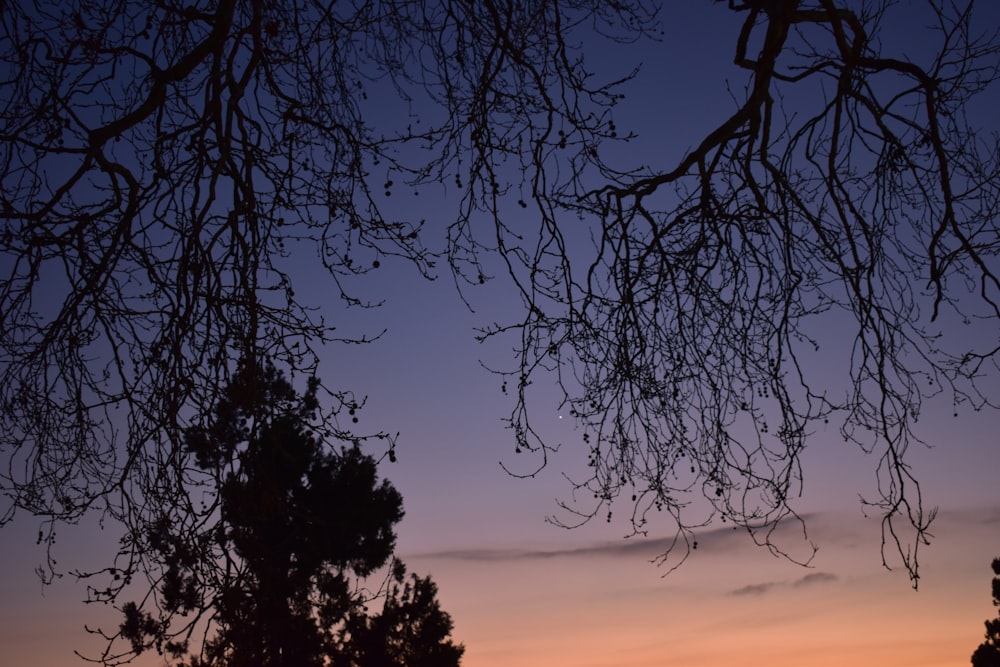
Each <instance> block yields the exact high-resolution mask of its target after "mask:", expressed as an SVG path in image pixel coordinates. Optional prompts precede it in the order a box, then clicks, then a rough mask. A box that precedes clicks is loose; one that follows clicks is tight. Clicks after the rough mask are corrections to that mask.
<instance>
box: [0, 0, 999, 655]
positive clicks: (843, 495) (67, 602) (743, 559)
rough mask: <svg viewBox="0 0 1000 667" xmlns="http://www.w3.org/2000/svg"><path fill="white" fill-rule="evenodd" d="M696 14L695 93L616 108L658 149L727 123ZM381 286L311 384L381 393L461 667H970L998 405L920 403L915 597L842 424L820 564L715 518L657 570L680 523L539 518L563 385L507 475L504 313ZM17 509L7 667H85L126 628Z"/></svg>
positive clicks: (827, 436)
mask: <svg viewBox="0 0 1000 667" xmlns="http://www.w3.org/2000/svg"><path fill="white" fill-rule="evenodd" d="M685 5H686V6H694V3H690V4H689V3H685ZM698 7H699V9H698V10H691V11H687V10H677V11H671V12H668V15H666V16H665V28H666V30H667V39H665V40H664V42H663V43H662V44H661V45H659V46H658V47H657V48H658V49H661V50H659V51H655V52H654V53H653V54H652V55H655V57H657V58H661V59H662V60H661V61H662V62H678V63H684V65H685V67H683V68H680V67H679V68H677V69H676V71H672V72H670V73H669V75H670V76H672V77H675V78H673V79H672V87H671V89H674V90H676V89H681V90H684V91H685V95H686V96H687V99H690V100H691V102H690V103H688V104H685V105H676V104H665V102H667V101H668V100H666V99H664V98H663V95H665V93H664V90H666V87H664V86H659V85H652V84H645V85H640V86H639V87H638V88H637V89H636V91H635V93H634V94H632V92H630V97H629V99H630V100H631V102H632V106H631V107H628V108H630V109H632V111H626V112H625V113H626V114H628V113H632V114H635V116H634V118H633V121H634V123H635V124H636V125H637V126H642V124H643V122H648V118H649V117H652V116H653V115H656V116H657V117H658V118H660V119H661V120H662V121H663V122H665V123H668V124H669V125H671V126H673V127H677V128H685V129H684V131H683V132H682V131H679V130H678V132H677V133H676V137H673V138H672V141H673V142H674V143H662V144H656V146H655V150H656V151H662V152H663V153H664V154H667V155H673V154H674V153H675V152H676V151H683V150H684V149H685V147H686V146H688V145H689V144H690V143H691V140H690V137H697V136H699V132H703V131H704V130H705V129H706V127H708V126H711V125H712V123H713V122H714V121H715V120H716V119H720V120H721V118H722V115H721V113H722V112H720V111H718V109H717V103H718V101H719V100H722V99H725V98H726V94H727V93H726V90H725V85H724V83H725V80H724V78H723V77H719V76H718V75H717V72H718V71H720V70H721V68H723V67H726V65H727V63H729V61H730V59H731V53H730V50H731V47H730V45H731V44H732V43H733V35H734V34H735V33H734V32H733V31H734V30H737V29H738V27H739V26H738V17H737V21H736V22H734V21H733V17H732V16H730V15H729V14H728V12H727V10H726V9H725V7H724V6H723V5H721V4H719V5H713V4H712V3H708V2H705V3H700V4H699V5H698ZM992 18H997V17H996V16H994V17H992ZM992 18H991V20H992ZM994 25H1000V23H994ZM711 31H718V33H720V34H722V35H723V37H720V43H722V44H724V45H725V48H724V49H717V50H714V51H712V52H711V53H708V54H706V56H705V57H702V58H698V59H691V58H686V59H685V58H684V54H685V53H687V52H689V51H690V49H691V48H692V47H693V44H692V42H691V40H692V39H703V38H702V37H696V36H699V35H701V36H703V35H706V34H712V33H711ZM616 55H617V54H616ZM623 57H624V56H623ZM728 71H729V72H730V73H732V70H728ZM659 75H663V72H662V71H660V72H659ZM734 76H735V74H734ZM710 81H714V82H715V84H716V85H715V86H714V87H711V86H709V85H708V84H707V83H706V82H710ZM642 83H643V80H640V84H642ZM727 108H728V107H727ZM644 119H645V120H644ZM665 142H666V140H665ZM647 148H649V147H648V146H647ZM426 200H427V199H426V198H424V200H423V202H421V203H420V205H421V206H426V205H427V204H426V203H424V202H426ZM404 205H405V204H404ZM412 205H417V204H416V202H413V203H412ZM366 279H367V278H366ZM374 280H376V281H381V283H382V286H384V287H385V288H386V293H387V295H388V297H389V299H388V301H387V302H386V304H385V305H384V306H383V307H381V308H380V309H377V310H374V311H364V312H360V313H358V314H357V315H356V318H357V319H356V321H352V322H351V324H352V326H354V325H356V326H357V327H359V328H363V329H368V330H371V331H377V330H380V329H381V328H382V326H387V327H388V331H387V333H386V334H385V336H384V337H383V338H382V339H380V340H379V341H377V342H376V343H374V344H372V345H368V346H349V347H332V348H328V349H327V350H326V351H325V354H324V358H323V362H322V366H321V368H320V375H321V376H322V377H323V379H324V380H325V381H326V382H327V383H328V384H330V385H332V386H343V387H346V388H350V389H353V390H354V391H356V392H358V393H359V394H362V395H367V396H368V397H369V398H368V402H367V404H366V406H365V408H364V409H363V410H362V411H361V412H360V423H359V428H361V429H362V430H363V429H365V428H369V429H370V430H372V431H375V430H386V431H390V432H396V431H399V432H400V433H401V435H400V438H399V445H398V461H397V462H396V463H394V464H386V465H385V467H384V468H383V469H382V473H383V475H384V476H386V477H387V478H388V479H390V480H391V481H392V483H393V484H394V485H395V486H396V487H397V488H398V489H399V490H400V492H401V493H402V495H403V498H404V504H405V508H406V517H405V518H404V520H403V522H402V523H401V524H400V525H399V527H398V533H399V542H398V546H399V553H400V555H401V557H402V558H403V559H404V561H406V562H407V564H408V565H409V567H410V569H411V570H412V571H414V572H417V573H420V574H430V575H432V577H433V578H434V580H435V582H436V583H437V584H438V587H439V598H440V600H441V604H442V607H443V608H444V609H445V610H446V611H448V612H449V613H450V614H451V615H452V618H453V620H454V622H455V630H454V638H455V639H456V640H457V641H459V642H461V643H463V644H464V645H465V647H466V654H465V657H464V659H463V664H464V665H465V666H466V667H501V666H510V665H517V666H518V667H654V666H655V667H661V666H667V665H675V666H677V667H698V666H706V667H722V666H724V665H732V664H734V663H739V664H749V665H767V666H768V667H792V666H793V665H794V666H797V667H801V666H803V665H807V666H811V667H824V666H827V665H831V666H832V665H838V666H841V665H853V666H855V667H868V666H871V667H876V666H877V667H903V666H904V665H905V666H906V667H947V666H953V665H967V664H969V655H970V654H971V653H972V651H973V650H974V649H975V647H976V645H977V644H978V643H979V642H980V641H981V639H982V631H983V621H984V620H985V619H986V618H989V617H992V616H994V615H995V614H996V610H995V609H994V608H993V607H992V606H991V603H990V583H989V582H990V577H991V571H990V568H989V565H990V561H991V560H992V559H993V558H994V557H997V556H1000V494H998V492H997V490H996V488H997V484H996V476H997V471H1000V447H998V446H997V434H998V433H1000V415H998V414H996V413H985V412H984V413H976V412H970V411H962V412H960V413H959V415H958V416H957V417H955V416H953V415H952V407H951V404H950V402H949V403H947V404H946V405H940V404H931V405H929V406H928V410H927V412H926V414H925V416H924V418H923V419H922V421H921V424H922V426H921V428H922V429H924V430H923V431H922V434H923V435H924V436H925V439H926V440H927V441H928V442H929V443H934V447H932V448H927V449H916V450H914V451H913V452H912V453H913V455H914V456H913V459H912V463H913V466H914V472H915V474H916V475H917V477H918V478H919V479H920V480H921V481H922V483H923V484H924V491H925V498H926V500H927V503H928V505H931V506H936V507H937V508H938V509H939V514H938V517H937V520H936V522H935V524H934V526H933V528H932V530H931V532H932V533H933V535H934V539H933V540H932V543H931V544H930V546H928V547H926V548H925V549H924V551H923V552H922V555H921V575H922V579H921V582H920V588H919V590H918V591H914V590H912V588H911V586H910V584H909V581H908V579H907V577H906V575H905V573H904V572H902V571H900V570H899V569H898V568H897V569H895V570H892V571H889V570H887V569H885V568H884V567H883V566H882V561H881V556H880V552H879V547H880V539H881V536H880V524H879V517H878V516H877V515H873V516H869V517H866V516H865V515H864V513H863V511H862V507H861V505H860V504H859V502H858V498H859V495H870V494H871V492H872V490H873V488H874V484H875V478H874V463H875V462H874V461H873V460H872V459H871V458H870V457H866V456H865V455H863V454H862V453H861V452H860V451H858V450H857V449H856V448H853V447H851V446H850V445H846V444H844V443H843V442H841V440H840V437H839V435H838V432H837V430H836V427H835V426H834V425H831V428H830V430H829V432H820V433H817V434H816V435H815V436H814V438H813V439H812V440H811V441H810V448H809V450H808V451H807V454H806V457H805V470H804V477H805V489H804V495H803V497H802V498H801V499H799V501H798V504H797V505H796V508H797V509H798V510H799V511H800V512H801V513H802V514H803V516H804V517H805V518H806V521H807V526H808V531H809V540H811V541H812V542H813V543H815V544H816V545H817V546H818V551H817V553H816V555H815V557H814V559H813V560H812V562H811V563H810V565H809V566H808V567H803V566H801V565H797V564H794V563H791V562H789V561H787V560H784V559H781V558H776V557H774V556H772V555H771V554H770V553H769V552H767V551H766V550H765V549H762V548H759V547H756V546H754V545H753V544H752V543H751V542H750V541H749V539H748V538H747V536H746V535H745V534H744V533H741V532H739V531H732V530H730V529H728V528H726V527H724V526H723V527H719V528H710V529H708V530H706V531H704V532H703V533H701V534H699V536H698V540H699V548H698V550H697V551H695V552H693V554H692V556H691V558H690V559H689V560H688V561H687V562H685V563H684V564H683V565H682V566H681V567H680V568H679V569H677V570H676V571H674V572H672V573H670V574H666V570H665V569H664V568H662V567H658V566H657V565H655V564H654V563H652V562H651V561H652V560H653V559H655V557H656V556H657V555H658V553H660V551H659V550H660V549H662V546H663V541H662V540H663V538H665V537H668V536H669V532H668V531H669V530H670V527H669V526H666V525H663V526H657V525H654V526H653V527H652V530H651V532H650V535H649V537H648V538H646V539H639V538H629V539H625V538H624V535H626V534H627V533H628V532H629V531H628V528H627V526H625V525H622V524H620V523H617V522H612V523H610V524H607V523H604V522H603V521H598V522H595V523H593V524H588V525H586V526H583V527H581V528H578V529H575V530H565V529H562V528H559V527H557V526H555V525H553V524H552V523H550V522H547V521H546V520H545V519H546V517H547V516H552V515H556V516H558V515H559V509H558V506H557V501H558V500H565V499H567V498H568V497H569V491H570V489H569V486H568V484H567V482H566V481H565V479H564V478H563V477H562V474H561V473H562V472H565V471H573V470H576V469H579V466H580V465H581V463H582V461H583V460H584V459H585V448H583V447H582V446H581V445H582V443H581V440H580V434H579V432H578V431H576V429H575V428H574V424H573V423H572V420H571V419H570V417H569V415H568V414H565V413H564V412H561V411H560V409H559V405H558V400H557V398H556V395H555V393H554V392H553V394H552V395H551V397H550V398H549V399H548V402H549V405H548V406H546V405H545V400H546V399H545V396H544V394H542V395H541V397H540V401H541V405H540V406H539V412H538V414H539V415H544V414H545V413H546V411H548V412H549V413H550V418H549V420H548V423H545V424H544V425H543V428H544V429H545V430H546V432H547V434H548V435H549V436H550V437H551V438H552V439H554V440H555V441H558V442H562V443H563V448H562V449H561V450H560V452H559V453H558V454H557V455H555V457H554V460H553V461H551V463H550V465H549V467H548V468H546V469H544V470H542V471H541V472H540V473H539V474H538V475H536V476H535V477H534V478H530V479H517V478H514V477H511V476H510V475H508V474H506V473H505V472H504V469H503V465H506V466H508V467H511V468H513V469H515V470H516V469H525V470H526V469H528V468H529V467H530V463H527V464H526V463H524V462H523V461H522V460H521V459H519V457H517V456H516V455H515V454H514V452H513V450H514V446H513V441H512V438H511V434H510V432H509V431H507V430H505V429H504V425H503V423H502V418H503V417H504V416H505V415H506V414H507V412H508V411H509V409H510V407H511V404H510V402H509V401H510V399H509V397H505V396H504V395H503V393H502V392H501V391H500V379H499V378H498V377H496V376H494V375H491V374H489V373H487V372H486V371H484V369H483V368H482V366H481V364H480V361H482V360H486V361H487V362H494V361H498V360H502V359H504V358H506V356H505V355H506V354H507V353H508V351H507V350H505V349H503V348H502V347H498V346H483V345H479V344H477V343H476V342H475V340H474V330H475V328H476V327H477V326H482V325H483V324H485V323H488V322H489V321H492V319H493V318H494V316H495V313H496V311H497V309H500V310H503V309H504V308H506V307H507V305H509V303H508V302H507V301H505V298H506V297H505V296H504V295H503V294H502V293H498V294H496V295H493V294H492V293H491V292H488V291H487V292H485V293H480V294H479V296H478V297H477V299H476V301H475V304H476V305H477V307H478V310H477V311H476V312H470V311H469V310H468V309H467V308H465V306H464V305H463V304H462V303H461V301H460V300H459V299H458V298H457V297H456V295H455V292H454V287H453V286H452V285H451V283H450V281H449V280H448V279H447V278H446V277H443V278H441V279H439V280H437V281H435V282H426V281H423V280H420V279H419V278H418V276H417V275H416V272H415V271H413V270H412V268H410V267H406V266H402V265H395V264H392V263H387V265H386V267H385V271H383V272H382V273H381V274H380V275H379V276H378V277H376V278H374ZM315 289H316V290H317V293H321V290H322V286H320V285H317V286H316V287H315ZM493 299H496V301H495V302H492V300H493ZM993 386H995V387H1000V381H998V382H995V383H994V385H993ZM540 418H542V417H540ZM21 519H22V520H21V521H19V522H17V523H15V524H14V525H12V526H9V527H7V528H5V529H4V530H3V532H2V534H0V539H2V540H3V541H2V544H3V546H2V547H0V601H2V602H0V665H4V666H6V665H11V666H14V665H18V666H19V665H45V666H48V667H62V666H69V665H74V664H83V663H82V662H81V661H80V659H79V658H77V657H75V656H74V655H73V651H74V649H78V650H81V651H84V652H86V651H88V650H90V651H91V652H93V651H94V650H96V648H97V647H98V646H99V643H95V642H93V641H91V640H90V638H89V637H88V636H87V635H86V633H85V632H84V628H83V626H84V624H87V625H89V626H90V627H97V626H100V625H101V624H102V623H104V624H105V627H108V624H113V623H115V622H117V621H116V617H114V616H108V615H106V614H107V611H108V610H106V609H100V608H97V607H93V606H91V607H86V606H84V605H82V604H81V603H80V602H79V601H80V599H81V598H82V597H83V595H84V583H83V582H75V581H73V580H72V577H69V576H67V577H64V578H63V579H61V580H59V581H57V582H55V583H54V584H52V585H51V586H48V587H43V586H41V584H40V583H39V582H38V580H37V578H36V577H35V575H34V574H33V568H34V567H35V565H36V564H37V563H39V562H40V561H41V559H42V558H43V556H44V554H43V553H42V551H41V548H40V547H38V546H36V545H35V540H34V534H35V531H36V530H37V528H36V526H35V525H34V524H33V522H32V520H31V519H30V518H29V517H21ZM658 528H659V529H660V530H661V532H657V529H658ZM781 538H782V542H781V544H782V545H788V547H789V549H790V550H791V551H792V552H793V553H806V552H807V551H808V543H806V542H804V541H803V539H802V538H801V536H800V535H798V534H796V533H794V532H789V533H788V534H787V535H782V536H781ZM114 544H115V543H114V529H113V527H112V526H106V527H104V528H103V529H101V528H100V527H98V526H94V525H86V526H81V527H79V528H77V529H67V530H65V531H63V532H62V533H61V534H60V539H59V542H58V543H57V548H58V549H59V550H61V553H63V554H65V559H66V561H67V562H70V564H71V565H77V564H85V563H86V562H90V561H92V562H103V561H102V560H101V559H102V555H104V556H106V554H108V553H110V549H111V548H113V547H114ZM58 555H60V551H57V556H58ZM136 664H138V665H143V666H145V665H157V664H160V662H159V661H157V660H155V659H153V658H144V659H142V660H140V661H137V663H136Z"/></svg>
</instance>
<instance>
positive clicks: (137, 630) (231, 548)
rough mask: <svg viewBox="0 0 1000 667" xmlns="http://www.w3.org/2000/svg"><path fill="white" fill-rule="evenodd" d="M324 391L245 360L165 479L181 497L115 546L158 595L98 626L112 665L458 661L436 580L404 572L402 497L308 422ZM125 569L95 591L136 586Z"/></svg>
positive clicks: (370, 465) (368, 464)
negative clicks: (145, 658) (399, 545)
mask: <svg viewBox="0 0 1000 667" xmlns="http://www.w3.org/2000/svg"><path fill="white" fill-rule="evenodd" d="M316 388H317V384H316V383H313V384H312V385H311V387H310V389H309V391H307V392H306V393H305V394H304V395H303V396H298V395H297V394H296V392H295V391H294V390H293V389H292V387H291V385H290V384H289V383H288V382H287V380H285V378H284V377H283V376H282V375H281V374H280V373H278V372H277V371H275V369H274V368H273V367H264V368H257V367H254V366H252V365H247V366H244V367H243V368H241V370H240V372H239V373H238V374H237V375H236V376H235V377H234V380H233V381H232V383H231V384H230V385H229V387H228V389H227V393H226V396H225V398H223V399H222V401H221V402H220V403H219V404H218V406H217V407H216V409H215V411H214V414H212V415H210V416H206V417H205V418H204V420H203V421H202V422H201V423H198V424H196V425H193V426H191V427H190V428H189V429H188V430H187V432H186V434H185V439H184V443H183V446H182V447H181V448H179V450H178V452H177V455H178V456H180V457H181V458H182V459H183V465H179V466H178V467H177V469H178V470H183V471H184V473H183V475H182V476H178V477H177V478H175V479H172V480H170V482H172V484H163V488H164V489H166V488H173V489H174V490H175V492H174V495H173V496H171V497H165V498H162V499H161V501H162V504H161V509H160V514H159V515H158V516H156V517H151V518H150V520H149V521H148V523H149V525H150V528H149V531H148V533H147V534H146V535H145V536H144V542H143V543H142V544H141V545H139V548H138V549H133V548H123V549H122V551H121V553H120V557H121V558H134V557H135V554H136V553H138V554H139V557H140V558H141V559H142V561H143V562H142V564H141V566H139V567H137V564H136V563H135V562H130V563H129V564H128V565H127V566H124V567H121V570H123V571H125V572H130V573H131V572H134V571H136V570H139V571H141V572H142V573H145V575H146V579H147V583H148V594H144V595H143V596H142V598H141V600H140V602H138V603H136V602H126V603H125V604H124V605H123V606H122V610H123V613H124V621H123V622H122V624H121V626H120V627H119V629H118V632H117V633H115V634H111V633H102V634H105V636H106V638H107V639H108V640H109V643H108V648H107V651H106V653H105V654H104V655H103V656H102V658H101V659H102V662H103V663H105V664H118V663H119V662H120V661H127V660H128V659H131V658H132V657H134V656H136V655H138V654H140V653H141V652H143V651H144V650H147V649H150V648H155V649H156V650H157V651H159V652H160V653H166V654H167V655H170V656H173V657H174V658H180V657H182V656H184V655H185V654H187V653H188V652H189V651H190V652H192V654H193V655H192V657H191V660H190V662H188V663H182V664H187V665H188V666H189V667H243V666H246V667H250V666H253V667H261V666H267V667H281V666H283V665H287V666H294V667H304V666H306V665H316V666H317V667H322V666H323V665H329V664H334V665H342V666H343V667H386V666H390V665H398V666H399V667H404V666H405V665H414V664H419V665H428V666H431V665H433V666H435V667H456V666H457V665H458V664H459V659H460V658H461V655H462V653H463V648H462V646H461V645H456V644H455V643H453V642H452V641H451V638H450V635H451V630H452V622H451V618H450V617H449V615H448V614H447V613H445V612H443V611H442V610H441V608H440V606H439V604H438V602H437V599H436V593H437V589H436V587H435V585H434V583H433V582H432V581H431V580H430V579H429V578H419V577H417V576H416V575H413V576H412V581H411V582H407V583H406V584H405V585H404V577H405V576H406V569H405V567H404V566H403V564H402V562H400V561H399V560H398V559H396V558H395V557H394V555H393V554H394V549H395V541H396V535H395V532H394V526H395V524H396V523H398V522H399V521H400V520H401V519H402V517H403V506H402V498H401V497H400V495H399V493H398V492H397V491H396V489H395V488H393V487H392V485H391V484H389V482H387V481H385V480H383V481H381V482H379V480H378V475H377V468H376V461H375V460H374V459H373V458H372V457H370V456H368V455H365V454H363V453H362V452H361V450H360V448H359V446H358V445H357V444H353V445H351V446H350V447H342V448H341V449H340V450H339V451H338V450H334V449H332V448H330V447H329V446H328V445H327V443H326V442H324V440H323V439H321V438H319V437H317V435H316V434H315V433H314V432H313V431H312V430H311V428H310V424H311V423H314V422H315V413H316V409H317V407H318V405H317V399H316V395H315V392H316ZM382 569H385V570H387V574H386V575H385V577H384V578H385V582H384V584H382V585H381V586H380V587H376V588H375V589H370V588H369V586H368V585H366V582H369V581H370V580H371V579H372V578H373V575H375V574H376V573H377V572H378V571H379V570H382ZM116 571H117V570H116ZM118 581H121V583H120V584H119V585H116V586H115V587H113V588H111V589H108V590H105V591H95V592H94V595H95V596H96V597H97V599H105V600H109V601H113V600H116V599H121V598H122V597H123V596H126V595H129V594H130V593H131V592H132V591H133V590H135V585H133V584H137V583H138V582H129V583H126V582H124V581H122V580H121V579H120V578H119V579H118ZM140 590H141V589H140ZM378 602H381V603H382V609H381V611H380V612H379V613H376V614H372V613H371V612H369V606H370V605H374V604H376V603H378ZM192 637H194V639H196V640H198V641H197V642H196V643H195V644H194V646H192V645H191V644H192V641H191V640H192ZM119 640H124V641H125V642H126V643H127V645H126V647H125V648H124V649H123V648H122V647H121V643H120V641H119ZM376 647H382V648H381V649H379V650H378V651H376Z"/></svg>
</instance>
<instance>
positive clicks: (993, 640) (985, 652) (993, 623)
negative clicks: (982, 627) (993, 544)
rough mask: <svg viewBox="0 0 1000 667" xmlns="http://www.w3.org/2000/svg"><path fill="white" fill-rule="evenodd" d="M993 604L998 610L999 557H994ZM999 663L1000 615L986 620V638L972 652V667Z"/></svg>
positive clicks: (999, 589) (994, 666)
mask: <svg viewBox="0 0 1000 667" xmlns="http://www.w3.org/2000/svg"><path fill="white" fill-rule="evenodd" d="M992 568H993V574H995V575H996V576H995V577H993V585H992V588H991V590H992V592H993V604H994V606H996V608H997V610H998V611H1000V558H994V559H993V563H992ZM997 665H1000V616H997V618H994V619H990V620H988V621H986V639H985V640H984V641H983V643H982V644H980V645H979V646H978V647H976V650H975V651H974V652H973V653H972V667H997Z"/></svg>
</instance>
